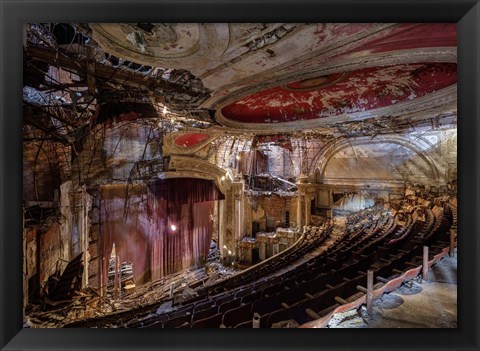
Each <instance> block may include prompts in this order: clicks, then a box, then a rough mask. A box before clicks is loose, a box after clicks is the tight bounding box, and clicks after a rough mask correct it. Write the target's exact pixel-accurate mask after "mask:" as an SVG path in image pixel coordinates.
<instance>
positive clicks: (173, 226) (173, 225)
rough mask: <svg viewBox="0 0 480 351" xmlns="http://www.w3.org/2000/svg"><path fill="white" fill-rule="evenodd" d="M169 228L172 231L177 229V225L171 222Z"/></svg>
mask: <svg viewBox="0 0 480 351" xmlns="http://www.w3.org/2000/svg"><path fill="white" fill-rule="evenodd" d="M170 229H171V230H172V232H174V231H176V230H177V226H176V225H175V224H172V225H171V226H170Z"/></svg>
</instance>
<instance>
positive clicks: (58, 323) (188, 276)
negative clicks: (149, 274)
mask: <svg viewBox="0 0 480 351" xmlns="http://www.w3.org/2000/svg"><path fill="white" fill-rule="evenodd" d="M213 243H214V242H213V241H212V245H211V248H212V250H214V251H216V250H218V247H217V245H216V243H215V244H213ZM212 250H211V251H212ZM211 257H213V258H212V259H211V260H209V262H207V264H206V265H205V266H204V267H194V268H190V269H187V270H184V271H182V272H178V273H174V274H171V275H169V276H166V277H163V278H161V279H159V280H157V281H155V282H151V283H147V284H145V285H142V286H137V287H135V288H134V289H132V290H131V291H128V292H127V291H126V290H125V289H124V290H123V292H122V295H121V297H120V298H119V299H115V298H114V296H113V294H112V293H111V291H109V292H108V293H107V295H106V296H100V295H99V294H98V293H97V292H95V291H94V290H93V289H90V288H85V289H82V290H80V291H77V292H75V293H74V294H73V295H72V297H71V300H69V301H68V302H66V301H63V303H62V304H59V305H58V307H57V306H53V307H51V308H50V309H49V310H44V309H43V308H42V306H39V305H29V306H27V310H26V317H25V319H24V328H61V327H63V326H64V325H66V324H69V323H72V322H74V321H78V320H82V319H85V318H93V317H99V316H105V315H108V314H111V313H116V312H123V311H128V310H131V309H133V308H136V307H139V306H146V305H150V304H153V303H155V302H161V301H162V300H166V299H170V298H171V297H172V296H173V297H174V299H175V302H180V301H181V300H182V299H189V298H191V297H192V296H195V294H197V293H196V291H195V289H196V288H197V287H198V288H202V287H203V286H205V285H210V284H214V283H216V282H218V281H219V280H223V279H225V278H227V277H229V276H231V275H233V274H235V273H237V272H238V270H236V269H234V268H226V267H224V266H223V265H222V264H221V263H220V262H219V254H218V258H217V259H215V258H214V257H217V256H216V254H213V255H211ZM130 268H131V265H129V264H126V265H125V266H124V267H122V279H123V277H125V278H126V277H128V273H129V272H130ZM124 273H125V275H123V274H124ZM192 286H196V287H195V288H192ZM168 304H169V302H166V303H165V304H162V305H160V307H159V308H158V309H157V312H159V311H160V312H161V311H162V310H165V311H167V310H168V308H172V309H173V307H172V306H171V305H170V307H169V305H168ZM170 304H171V302H170ZM160 312H159V313H160ZM162 313H164V312H162Z"/></svg>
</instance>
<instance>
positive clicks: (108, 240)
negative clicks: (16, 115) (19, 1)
mask: <svg viewBox="0 0 480 351" xmlns="http://www.w3.org/2000/svg"><path fill="white" fill-rule="evenodd" d="M456 39H457V28H456V24H454V23H422V24H416V23H401V24H399V23H316V24H301V23H241V24H240V23H237V24H235V23H231V24H226V23H218V24H217V23H203V24H196V23H182V24H180V23H89V24H86V23H29V24H27V25H25V35H24V43H23V49H24V62H23V71H24V76H23V119H24V126H23V250H24V251H23V273H24V274H23V301H24V327H33V328H51V327H53V328H56V327H72V328H73V327H89V328H90V327H92V328H333V327H352V328H353V327H367V328H368V327H392V328H393V327H394V328H399V327H456V317H457V316H456V289H457V285H456V260H457V258H456V257H457V249H456V241H457V40H456ZM439 277H441V279H439ZM447 278H448V279H447ZM416 304H417V305H418V304H421V306H423V307H422V309H417V308H416V306H417V305H416ZM387 307H388V308H387ZM412 311H414V312H412ZM412 313H413V314H412ZM419 315H421V316H419Z"/></svg>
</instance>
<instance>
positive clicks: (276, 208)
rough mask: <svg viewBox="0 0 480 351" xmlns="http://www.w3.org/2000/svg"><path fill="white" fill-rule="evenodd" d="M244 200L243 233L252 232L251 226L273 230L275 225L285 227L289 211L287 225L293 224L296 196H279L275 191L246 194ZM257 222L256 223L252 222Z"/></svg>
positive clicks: (249, 234)
mask: <svg viewBox="0 0 480 351" xmlns="http://www.w3.org/2000/svg"><path fill="white" fill-rule="evenodd" d="M245 198H246V201H244V204H245V205H244V213H245V233H246V235H247V236H251V235H252V234H253V232H252V231H253V229H254V228H253V227H254V226H255V227H256V228H258V231H274V230H275V229H276V228H277V227H285V225H286V222H285V221H286V212H289V222H290V223H289V226H290V227H294V226H295V222H296V221H295V218H296V213H297V197H296V196H295V195H292V196H281V195H278V194H275V193H271V194H269V195H265V194H262V193H257V194H246V195H245ZM253 223H257V224H258V227H257V224H253Z"/></svg>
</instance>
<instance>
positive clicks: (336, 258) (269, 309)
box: [137, 217, 395, 328]
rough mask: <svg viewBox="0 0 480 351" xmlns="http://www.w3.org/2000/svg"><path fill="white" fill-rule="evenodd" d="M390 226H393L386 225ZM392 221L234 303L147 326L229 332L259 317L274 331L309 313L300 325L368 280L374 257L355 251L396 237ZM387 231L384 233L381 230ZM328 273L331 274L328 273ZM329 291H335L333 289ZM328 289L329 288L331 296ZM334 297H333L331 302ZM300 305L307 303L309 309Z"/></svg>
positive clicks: (244, 292) (224, 300)
mask: <svg viewBox="0 0 480 351" xmlns="http://www.w3.org/2000/svg"><path fill="white" fill-rule="evenodd" d="M387 223H388V225H386V224H387ZM392 223H393V218H391V217H386V218H385V217H383V218H380V219H379V220H378V221H377V222H374V223H370V224H371V226H370V228H368V229H362V231H361V233H351V234H350V235H348V236H344V237H343V238H341V239H340V240H339V241H338V242H337V243H335V245H333V248H332V249H331V250H328V251H327V252H325V253H324V254H321V255H320V256H317V257H316V258H315V259H313V260H310V261H308V262H307V263H304V264H302V265H300V266H299V267H297V268H296V269H294V270H293V271H290V272H287V273H285V274H284V275H282V276H280V277H275V278H274V279H271V280H270V281H269V282H268V286H267V285H264V284H255V285H254V286H250V287H245V288H244V289H241V290H240V291H238V292H236V295H235V296H234V297H233V298H231V299H230V300H229V298H228V296H231V294H228V293H227V294H225V295H226V296H224V297H221V298H218V297H215V298H216V301H215V302H214V303H212V301H207V302H205V303H202V304H197V305H196V306H194V307H193V308H191V307H189V308H187V309H185V310H182V311H181V312H180V314H181V315H180V316H178V317H175V318H169V319H167V320H164V321H163V322H161V321H159V320H156V321H155V323H153V324H144V326H145V327H165V328H169V327H170V328H171V327H193V328H196V327H220V325H223V326H225V327H227V328H229V327H237V328H241V327H252V323H253V322H252V319H253V316H254V315H255V314H256V315H258V316H259V325H260V327H271V326H272V324H273V323H276V322H279V321H282V320H283V318H285V316H286V315H288V314H289V313H291V312H293V311H297V309H300V310H302V309H303V310H305V311H307V312H308V313H309V314H307V315H304V318H297V319H299V320H297V323H304V322H306V321H308V320H312V318H313V319H315V318H318V314H316V313H318V312H320V313H322V311H320V309H319V307H321V306H322V304H327V305H328V306H332V308H333V306H335V305H334V304H333V305H332V304H331V303H330V302H332V301H333V302H335V300H334V298H335V297H337V295H345V294H348V295H349V294H350V293H351V292H352V288H353V290H355V289H356V286H357V285H359V284H360V282H361V281H364V280H365V279H366V278H365V274H366V273H365V272H362V273H361V274H358V271H359V270H361V269H363V270H365V269H366V268H367V267H368V265H370V264H371V263H372V262H373V255H370V256H369V257H367V256H365V255H362V254H361V253H358V254H359V255H361V256H360V259H357V260H353V259H352V257H351V254H352V250H353V249H354V248H355V247H357V246H358V245H360V244H361V243H364V244H367V243H369V242H371V241H375V240H378V239H379V237H384V236H386V235H387V234H391V233H393V229H394V228H395V227H394V226H393V225H392ZM385 225H386V226H385ZM385 228H386V229H385ZM382 229H384V230H383V231H382ZM347 261H351V264H350V265H349V264H347ZM325 271H327V272H328V273H327V274H325V273H324V272H325ZM312 277H314V278H312ZM347 280H348V281H347ZM266 283H267V282H266ZM331 284H335V285H336V286H332V285H331ZM262 288H263V289H262ZM329 288H332V289H330V290H329ZM325 289H326V290H329V292H328V294H327V293H326V290H325ZM324 292H325V294H324ZM239 295H241V296H239ZM317 295H321V296H322V297H321V298H320V297H319V296H317ZM330 295H332V296H331V299H330V298H329V297H330ZM330 300H331V301H330ZM300 304H304V305H305V306H304V307H305V308H303V307H301V306H300ZM312 316H313V317H312ZM170 317H172V316H170ZM137 326H138V325H137Z"/></svg>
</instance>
